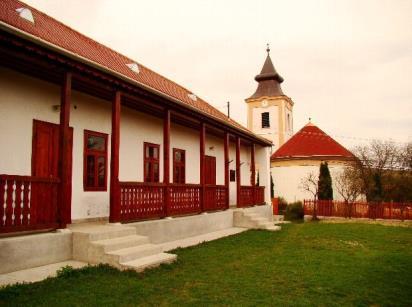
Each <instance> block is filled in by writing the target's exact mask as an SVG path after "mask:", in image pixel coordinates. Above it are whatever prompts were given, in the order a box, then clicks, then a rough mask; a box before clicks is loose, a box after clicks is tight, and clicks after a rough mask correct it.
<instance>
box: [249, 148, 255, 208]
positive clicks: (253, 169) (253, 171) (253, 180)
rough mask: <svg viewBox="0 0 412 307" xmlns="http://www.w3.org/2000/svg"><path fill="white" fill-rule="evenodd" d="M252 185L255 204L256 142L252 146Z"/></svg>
mask: <svg viewBox="0 0 412 307" xmlns="http://www.w3.org/2000/svg"><path fill="white" fill-rule="evenodd" d="M250 185H251V186H252V187H253V190H252V191H253V204H256V189H255V185H256V169H255V144H254V143H252V145H251V146H250Z"/></svg>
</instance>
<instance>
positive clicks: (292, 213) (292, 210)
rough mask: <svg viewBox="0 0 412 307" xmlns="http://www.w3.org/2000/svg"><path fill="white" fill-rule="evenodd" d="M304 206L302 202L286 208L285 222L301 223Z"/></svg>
mask: <svg viewBox="0 0 412 307" xmlns="http://www.w3.org/2000/svg"><path fill="white" fill-rule="evenodd" d="M303 216H304V213H303V205H302V202H300V201H298V202H294V203H291V204H289V205H288V206H287V207H286V211H285V220H286V221H301V220H303Z"/></svg>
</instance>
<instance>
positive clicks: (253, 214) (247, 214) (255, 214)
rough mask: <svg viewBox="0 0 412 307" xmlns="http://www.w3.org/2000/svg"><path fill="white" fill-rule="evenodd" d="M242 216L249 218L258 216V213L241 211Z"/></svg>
mask: <svg viewBox="0 0 412 307" xmlns="http://www.w3.org/2000/svg"><path fill="white" fill-rule="evenodd" d="M243 216H245V217H249V218H255V217H260V215H259V214H257V213H247V212H245V213H243Z"/></svg>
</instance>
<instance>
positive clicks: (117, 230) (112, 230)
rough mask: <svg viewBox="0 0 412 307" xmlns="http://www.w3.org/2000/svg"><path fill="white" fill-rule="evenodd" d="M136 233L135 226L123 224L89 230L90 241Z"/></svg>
mask: <svg viewBox="0 0 412 307" xmlns="http://www.w3.org/2000/svg"><path fill="white" fill-rule="evenodd" d="M135 234H136V228H134V227H124V226H119V227H116V226H107V227H104V228H101V229H100V230H95V231H93V232H89V240H90V241H100V240H107V239H114V238H119V237H125V236H131V235H135Z"/></svg>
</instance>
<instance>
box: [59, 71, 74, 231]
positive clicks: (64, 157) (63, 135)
mask: <svg viewBox="0 0 412 307" xmlns="http://www.w3.org/2000/svg"><path fill="white" fill-rule="evenodd" d="M71 87H72V74H71V73H70V72H66V73H64V76H63V84H62V87H61V96H60V99H61V100H60V126H59V148H60V150H59V161H60V163H59V165H60V169H59V177H60V188H59V192H60V193H59V206H58V208H57V212H58V217H57V218H58V222H59V227H61V228H65V227H66V225H67V224H70V223H71V198H72V181H71V169H70V168H71V165H72V163H71V161H70V159H71V153H70V152H69V150H70V148H71V146H70V144H69V142H70V141H71V140H70V130H69V123H70V106H71Z"/></svg>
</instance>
